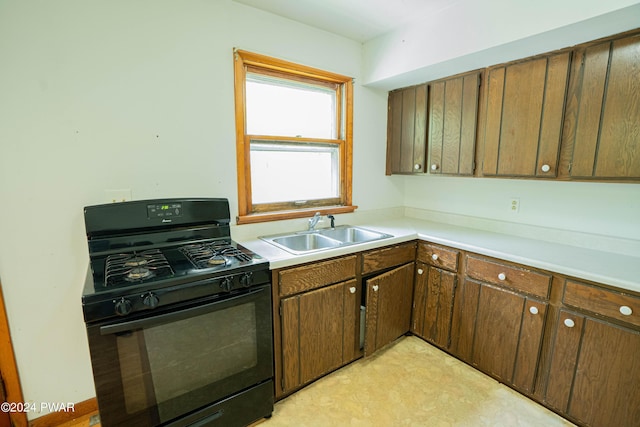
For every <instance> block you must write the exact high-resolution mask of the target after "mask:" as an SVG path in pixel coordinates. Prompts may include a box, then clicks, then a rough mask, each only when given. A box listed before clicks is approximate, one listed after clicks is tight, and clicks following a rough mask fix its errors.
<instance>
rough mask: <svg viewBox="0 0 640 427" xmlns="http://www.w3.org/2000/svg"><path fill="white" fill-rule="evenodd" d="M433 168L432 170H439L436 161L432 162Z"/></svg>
mask: <svg viewBox="0 0 640 427" xmlns="http://www.w3.org/2000/svg"><path fill="white" fill-rule="evenodd" d="M431 170H432V171H437V170H438V165H437V164H435V163H434V164H432V165H431Z"/></svg>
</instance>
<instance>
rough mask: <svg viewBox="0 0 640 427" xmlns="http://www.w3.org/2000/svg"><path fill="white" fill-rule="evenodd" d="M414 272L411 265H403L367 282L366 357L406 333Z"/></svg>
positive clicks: (408, 326) (407, 330)
mask: <svg viewBox="0 0 640 427" xmlns="http://www.w3.org/2000/svg"><path fill="white" fill-rule="evenodd" d="M413 270H414V264H413V263H411V264H406V265H403V266H401V267H398V268H395V269H393V270H391V271H389V272H386V273H383V274H381V275H379V276H376V277H374V278H372V279H369V280H367V282H366V293H367V294H366V309H367V311H366V315H365V319H366V320H365V340H364V355H365V356H369V355H371V354H373V353H374V352H375V351H376V350H378V349H379V348H382V347H384V346H385V345H387V344H389V343H390V342H392V341H393V340H395V339H396V338H398V337H400V336H402V335H404V334H405V333H407V332H409V328H410V326H411V300H412V297H413Z"/></svg>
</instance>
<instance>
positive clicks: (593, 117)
mask: <svg viewBox="0 0 640 427" xmlns="http://www.w3.org/2000/svg"><path fill="white" fill-rule="evenodd" d="M576 56H577V57H578V58H577V59H578V60H579V61H580V64H581V65H580V69H579V71H578V73H576V79H577V84H576V88H575V90H576V94H575V96H576V98H577V100H578V102H577V105H576V106H575V108H573V109H572V110H571V113H569V112H568V113H567V114H571V115H572V116H574V117H575V119H574V120H575V122H574V123H575V128H574V130H573V133H572V136H573V140H572V142H573V159H572V161H571V169H570V176H571V177H575V178H622V179H626V178H631V179H639V178H640V35H636V36H633V37H627V38H624V39H620V40H615V41H612V42H607V43H603V44H599V45H595V46H591V47H589V48H587V49H585V50H584V51H581V52H580V53H578V54H577V55H576Z"/></svg>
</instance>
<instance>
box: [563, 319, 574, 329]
mask: <svg viewBox="0 0 640 427" xmlns="http://www.w3.org/2000/svg"><path fill="white" fill-rule="evenodd" d="M563 323H564V326H566V327H567V328H573V327H574V326H576V322H574V321H573V320H571V319H564V322H563Z"/></svg>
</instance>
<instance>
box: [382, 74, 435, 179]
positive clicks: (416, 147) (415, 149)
mask: <svg viewBox="0 0 640 427" xmlns="http://www.w3.org/2000/svg"><path fill="white" fill-rule="evenodd" d="M427 92H428V86H427V85H426V84H423V85H419V86H412V87H409V88H404V89H399V90H396V91H392V92H389V108H388V119H387V120H388V123H387V170H386V174H387V175H391V174H409V173H423V172H425V161H426V148H427Z"/></svg>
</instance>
